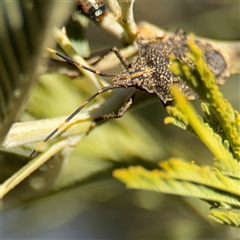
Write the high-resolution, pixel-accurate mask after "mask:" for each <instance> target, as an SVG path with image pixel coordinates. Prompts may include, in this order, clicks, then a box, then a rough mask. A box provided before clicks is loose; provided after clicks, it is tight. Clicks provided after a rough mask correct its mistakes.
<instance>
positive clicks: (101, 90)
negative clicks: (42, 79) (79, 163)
mask: <svg viewBox="0 0 240 240" xmlns="http://www.w3.org/2000/svg"><path fill="white" fill-rule="evenodd" d="M47 51H49V52H50V53H53V54H55V55H57V56H59V57H60V58H62V59H64V60H66V61H67V62H69V63H71V64H73V65H75V66H77V67H80V68H83V69H85V70H87V71H89V72H92V73H95V74H97V75H99V76H103V77H115V76H117V74H110V73H103V72H100V71H97V70H95V69H92V68H90V67H87V66H84V65H82V64H81V63H78V62H76V61H74V60H72V59H71V58H69V57H67V56H65V55H63V54H61V53H59V52H57V51H56V50H53V49H51V48H47ZM116 88H122V86H119V85H109V86H107V87H103V88H101V89H99V90H98V91H97V92H96V93H94V94H93V95H92V96H91V97H89V98H88V99H87V100H86V101H85V102H84V103H83V104H82V105H81V106H80V107H79V108H77V109H76V110H75V111H74V112H73V113H72V114H71V115H70V116H69V117H68V118H66V119H65V120H64V121H63V122H62V123H61V124H60V125H59V126H58V127H57V128H56V129H54V130H53V131H52V132H51V133H50V134H49V135H48V136H47V137H46V138H45V139H44V140H42V141H41V142H40V143H39V144H38V145H37V147H36V148H35V149H34V150H33V151H32V152H31V154H30V155H29V157H33V156H34V155H35V154H36V152H37V151H38V150H39V148H40V147H41V146H42V145H43V144H44V143H45V142H47V141H48V140H49V139H50V138H52V137H53V136H54V135H55V134H56V133H57V132H58V131H59V130H60V129H61V128H62V127H63V126H65V124H66V123H68V122H69V121H70V120H71V119H73V118H74V117H75V116H76V115H77V114H78V113H79V112H80V111H81V110H82V109H83V108H84V107H85V106H86V105H87V104H89V103H90V102H91V101H92V100H93V99H94V98H95V97H97V96H98V95H99V94H102V93H104V92H107V91H109V90H112V89H116Z"/></svg>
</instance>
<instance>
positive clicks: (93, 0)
mask: <svg viewBox="0 0 240 240" xmlns="http://www.w3.org/2000/svg"><path fill="white" fill-rule="evenodd" d="M77 2H78V12H80V13H83V14H84V15H86V16H88V17H90V18H92V19H94V20H95V21H97V22H98V21H100V20H101V19H102V17H103V15H104V14H105V13H106V5H105V3H104V2H103V1H101V0H78V1H77Z"/></svg>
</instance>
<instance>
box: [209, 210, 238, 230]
mask: <svg viewBox="0 0 240 240" xmlns="http://www.w3.org/2000/svg"><path fill="white" fill-rule="evenodd" d="M208 217H209V218H211V219H213V220H215V221H216V222H219V223H221V224H225V225H230V226H232V227H240V213H239V212H232V211H224V210H215V209H212V210H211V211H210V212H209V214H208Z"/></svg>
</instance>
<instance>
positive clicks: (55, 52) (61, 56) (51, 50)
mask: <svg viewBox="0 0 240 240" xmlns="http://www.w3.org/2000/svg"><path fill="white" fill-rule="evenodd" d="M46 49H47V51H48V52H50V53H53V54H55V55H57V56H59V57H60V58H62V59H64V60H65V61H67V62H69V63H71V64H73V65H75V66H76V67H80V68H82V69H85V70H87V71H89V72H92V73H95V74H97V75H99V76H102V77H116V76H117V74H114V73H112V74H111V73H103V72H100V71H98V70H95V69H93V68H90V67H87V66H85V65H82V64H81V63H79V62H76V61H74V60H72V59H71V58H69V57H67V56H65V55H63V54H61V53H59V52H57V51H56V50H54V49H51V48H46Z"/></svg>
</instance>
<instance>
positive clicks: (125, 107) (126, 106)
mask: <svg viewBox="0 0 240 240" xmlns="http://www.w3.org/2000/svg"><path fill="white" fill-rule="evenodd" d="M135 95H136V93H134V94H133V95H132V96H131V97H130V98H129V99H128V101H127V102H126V103H125V104H124V105H123V106H122V107H121V108H120V109H119V110H118V111H117V113H110V114H106V115H104V116H102V117H100V118H98V119H95V121H101V120H107V119H112V118H121V117H122V116H123V115H124V113H125V112H126V111H127V110H128V109H129V108H130V107H131V105H132V103H133V101H134V98H135Z"/></svg>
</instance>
